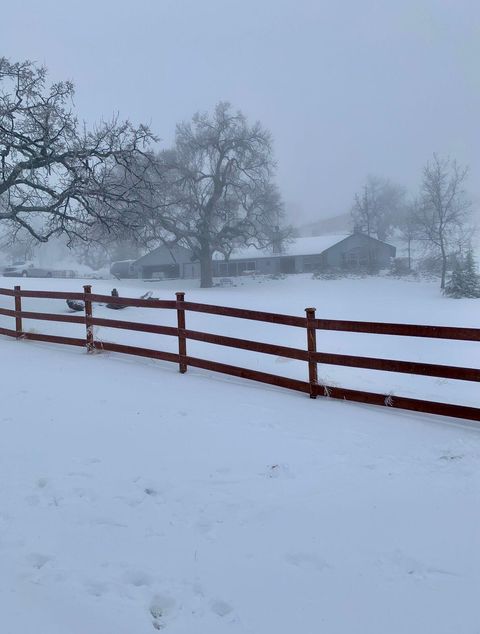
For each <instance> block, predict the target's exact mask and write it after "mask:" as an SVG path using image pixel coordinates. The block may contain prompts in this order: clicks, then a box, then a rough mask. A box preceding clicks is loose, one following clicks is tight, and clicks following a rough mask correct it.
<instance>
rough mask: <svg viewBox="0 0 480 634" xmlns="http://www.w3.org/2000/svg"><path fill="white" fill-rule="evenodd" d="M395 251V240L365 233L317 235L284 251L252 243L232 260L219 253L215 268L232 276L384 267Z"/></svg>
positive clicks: (287, 246)
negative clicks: (263, 247) (393, 242)
mask: <svg viewBox="0 0 480 634" xmlns="http://www.w3.org/2000/svg"><path fill="white" fill-rule="evenodd" d="M395 253H396V248H395V247H394V246H392V245H391V244H387V243H386V242H382V241H381V240H377V239H375V238H371V237H369V236H367V235H365V234H362V233H354V234H351V235H345V234H343V235H327V236H313V237H308V238H296V239H295V240H292V241H291V242H290V243H289V244H286V245H284V248H283V249H282V251H281V252H280V253H272V252H271V251H270V252H268V251H267V250H259V249H256V248H254V247H249V248H247V249H242V250H238V251H235V252H234V253H233V254H232V255H231V256H230V258H229V259H228V260H225V258H224V257H223V256H220V255H219V254H216V255H217V257H214V261H213V271H214V275H215V276H232V275H242V274H244V273H245V271H247V272H248V271H251V272H255V273H258V274H269V273H272V274H277V273H308V272H312V271H321V270H328V269H334V268H337V269H338V268H343V269H349V270H358V269H362V268H382V267H385V266H387V265H388V264H389V262H390V260H391V259H392V258H394V257H395Z"/></svg>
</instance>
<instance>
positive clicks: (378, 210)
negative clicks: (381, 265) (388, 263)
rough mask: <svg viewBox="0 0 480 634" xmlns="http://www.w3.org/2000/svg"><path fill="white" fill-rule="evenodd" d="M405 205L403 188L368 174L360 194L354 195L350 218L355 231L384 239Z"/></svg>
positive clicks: (395, 223)
mask: <svg viewBox="0 0 480 634" xmlns="http://www.w3.org/2000/svg"><path fill="white" fill-rule="evenodd" d="M404 206H405V189H404V188H403V187H401V186H400V185H395V184H393V183H390V181H388V180H385V179H382V178H379V177H377V176H369V177H368V178H367V182H366V183H365V185H364V187H363V191H362V193H361V194H356V195H355V201H354V204H353V207H352V218H353V222H354V225H355V228H356V230H357V231H361V232H362V233H366V234H367V235H368V236H375V237H377V238H378V239H379V240H385V239H386V238H387V237H388V235H389V233H390V232H391V230H392V228H393V227H394V226H396V225H397V224H398V222H399V220H400V217H401V216H402V214H403V208H404Z"/></svg>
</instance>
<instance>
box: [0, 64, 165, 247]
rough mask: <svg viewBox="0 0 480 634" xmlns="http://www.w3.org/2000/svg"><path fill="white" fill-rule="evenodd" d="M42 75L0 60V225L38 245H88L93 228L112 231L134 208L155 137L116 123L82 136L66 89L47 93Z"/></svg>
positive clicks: (82, 128)
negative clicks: (62, 239)
mask: <svg viewBox="0 0 480 634" xmlns="http://www.w3.org/2000/svg"><path fill="white" fill-rule="evenodd" d="M46 74H47V73H46V69H45V68H42V67H38V66H36V65H35V64H33V63H31V62H28V61H27V62H23V63H10V62H9V61H8V60H7V59H5V58H0V222H2V221H3V223H6V224H7V225H8V227H9V229H10V230H13V231H15V228H19V227H20V228H22V229H23V230H26V231H27V232H28V233H30V234H31V235H32V236H33V237H34V238H35V239H36V240H38V241H40V242H46V241H47V240H48V239H49V238H50V237H51V236H55V235H61V234H64V235H65V234H66V235H67V236H68V238H69V239H70V240H71V241H73V240H75V239H76V238H80V239H87V238H88V234H89V229H90V228H91V227H92V225H94V224H96V223H99V222H100V223H103V225H104V226H105V227H107V228H108V229H109V230H110V231H114V230H119V229H121V228H122V227H123V226H124V225H125V224H126V223H128V218H127V216H128V212H129V210H130V209H132V208H133V207H134V206H135V204H136V202H137V201H136V197H137V189H136V187H135V186H133V185H134V184H135V183H140V182H142V179H143V174H142V172H141V171H135V170H136V169H137V167H138V165H139V164H140V163H139V161H138V158H139V157H149V154H148V153H147V148H148V144H149V143H150V142H151V141H153V140H154V137H153V135H152V134H151V132H150V131H149V129H148V128H147V127H145V126H139V127H134V126H132V125H131V124H130V123H129V122H128V121H124V122H120V121H118V119H117V118H114V120H112V121H110V122H103V123H101V124H100V125H98V126H97V127H95V128H94V129H92V130H87V129H86V127H85V125H83V126H81V125H79V123H78V121H77V119H76V117H75V116H74V114H73V112H72V110H71V103H72V98H73V94H74V88H73V85H72V83H71V82H60V83H56V84H52V85H51V86H47V82H46ZM125 174H128V175H129V177H130V178H129V179H128V181H127V179H126V178H124V177H119V175H125ZM132 184H133V185H132Z"/></svg>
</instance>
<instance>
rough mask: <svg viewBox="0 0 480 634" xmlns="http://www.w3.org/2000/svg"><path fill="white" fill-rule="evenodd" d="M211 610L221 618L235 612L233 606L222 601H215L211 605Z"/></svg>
mask: <svg viewBox="0 0 480 634" xmlns="http://www.w3.org/2000/svg"><path fill="white" fill-rule="evenodd" d="M210 608H211V610H212V612H213V613H214V614H216V615H217V616H220V617H222V618H223V617H225V616H228V615H229V614H231V613H232V612H233V608H232V606H231V605H230V604H229V603H227V602H226V601H222V600H221V599H215V600H214V601H212V602H211V603H210Z"/></svg>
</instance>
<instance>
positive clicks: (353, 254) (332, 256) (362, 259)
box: [322, 234, 396, 269]
mask: <svg viewBox="0 0 480 634" xmlns="http://www.w3.org/2000/svg"><path fill="white" fill-rule="evenodd" d="M395 253H396V249H395V247H393V246H391V245H389V244H385V243H384V242H379V241H378V240H374V239H371V238H369V237H368V236H365V235H362V234H353V235H351V236H349V237H348V238H346V239H345V240H342V242H339V243H338V244H335V245H333V246H332V247H330V248H329V249H327V250H326V251H325V252H324V253H323V254H322V255H323V256H324V264H323V267H322V268H347V269H348V268H352V269H355V268H362V267H368V266H378V267H380V268H382V267H385V266H388V264H389V262H390V258H392V257H395Z"/></svg>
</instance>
